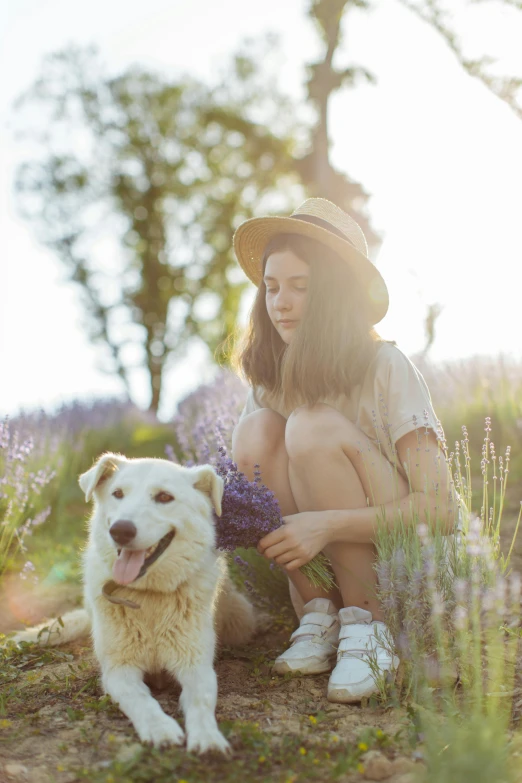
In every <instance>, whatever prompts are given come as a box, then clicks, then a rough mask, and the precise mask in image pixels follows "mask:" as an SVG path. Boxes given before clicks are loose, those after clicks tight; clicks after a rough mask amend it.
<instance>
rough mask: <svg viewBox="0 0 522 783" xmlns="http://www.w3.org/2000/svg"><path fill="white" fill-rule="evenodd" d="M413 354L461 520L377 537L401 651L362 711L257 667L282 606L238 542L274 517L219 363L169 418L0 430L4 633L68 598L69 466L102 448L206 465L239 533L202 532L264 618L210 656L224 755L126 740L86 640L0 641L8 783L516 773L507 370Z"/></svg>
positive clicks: (278, 636)
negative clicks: (245, 474) (237, 458)
mask: <svg viewBox="0 0 522 783" xmlns="http://www.w3.org/2000/svg"><path fill="white" fill-rule="evenodd" d="M417 363H418V365H419V366H420V368H421V370H422V372H423V374H424V375H425V377H426V380H427V382H428V385H429V386H430V388H431V389H432V396H433V401H434V406H435V409H436V411H437V413H438V416H439V418H440V419H441V421H442V424H443V426H444V429H445V433H446V440H447V444H448V452H449V453H450V459H451V460H452V469H453V473H454V477H455V483H456V485H457V487H458V489H459V493H460V494H461V496H462V497H464V498H466V499H467V500H469V505H470V509H468V510H469V511H470V512H471V513H470V514H469V517H468V524H467V528H466V531H465V540H464V542H463V543H462V542H461V544H460V545H459V546H457V545H455V546H453V548H452V547H451V546H450V547H449V553H448V547H447V546H445V545H444V546H443V544H442V543H441V540H440V538H439V539H438V538H437V536H430V535H429V534H428V532H427V531H426V530H423V529H421V530H420V531H419V533H420V535H418V534H417V533H415V534H414V535H412V534H408V533H407V532H405V531H401V530H400V529H399V528H398V529H397V532H396V533H395V534H394V535H388V536H384V535H383V536H380V537H379V540H378V542H377V546H378V555H379V558H378V563H377V569H378V573H379V579H380V590H381V599H382V600H383V603H384V605H385V607H386V611H387V616H388V620H389V625H390V627H391V628H392V630H393V632H394V641H395V645H396V648H397V651H398V653H399V655H400V657H401V661H402V663H401V667H400V668H399V672H398V675H397V678H396V679H395V681H386V682H382V683H381V688H380V693H379V697H378V698H376V699H373V700H372V701H371V702H370V703H367V704H363V705H362V706H361V707H359V706H342V705H333V704H330V703H328V702H327V701H326V698H325V693H326V682H327V675H321V676H318V677H308V678H296V677H283V678H275V677H274V676H272V675H271V672H270V662H271V661H272V660H273V659H274V658H275V656H276V655H277V654H278V652H280V651H281V649H282V648H283V647H284V645H285V644H286V643H287V640H288V636H289V632H290V631H291V630H292V629H293V627H294V625H295V616H294V615H293V612H292V609H291V604H290V602H289V599H288V594H287V587H286V577H285V576H284V574H283V573H282V572H281V571H280V570H279V569H273V568H270V566H269V564H268V563H267V562H266V561H264V560H262V558H260V557H259V556H258V555H257V553H256V552H255V550H254V549H252V548H251V546H252V544H254V543H255V541H254V540H252V537H251V533H252V528H253V525H254V522H255V519H257V518H260V517H261V516H262V515H265V516H266V519H267V524H270V525H273V524H275V522H274V520H275V521H276V522H277V519H278V517H277V513H278V512H277V507H276V506H273V505H271V502H272V501H271V498H270V494H269V493H267V492H266V490H265V489H264V488H263V487H262V476H261V477H259V476H258V480H257V482H256V485H255V486H254V487H252V486H250V487H249V486H247V485H248V482H246V484H245V483H244V481H243V483H242V479H241V477H240V476H239V477H238V476H237V475H236V474H235V473H234V469H233V465H231V463H230V439H231V433H232V429H233V427H234V424H235V422H236V421H237V418H238V416H239V413H240V411H241V408H242V405H243V402H244V399H245V394H246V392H245V389H244V387H243V386H242V384H241V383H240V382H239V381H238V380H237V379H236V378H235V377H234V376H232V375H230V374H228V373H222V374H220V375H219V376H218V377H217V379H216V381H215V382H214V383H212V384H210V385H208V386H205V387H201V388H200V389H198V390H196V392H194V393H193V394H191V395H189V397H187V398H186V399H185V400H184V401H183V402H182V403H181V404H180V406H179V410H178V413H177V416H176V417H175V419H174V420H173V421H172V422H167V423H165V422H160V421H158V420H157V419H156V418H155V417H154V416H152V415H151V414H148V413H144V412H142V411H140V410H138V409H137V408H135V407H134V406H133V405H131V404H130V403H122V402H119V401H103V402H97V403H94V404H84V403H81V402H78V403H75V404H73V405H68V406H65V407H64V408H62V409H61V410H60V411H58V412H57V413H55V414H52V415H51V414H46V413H43V412H41V413H31V414H26V415H21V416H19V417H16V418H13V419H12V420H8V419H6V420H4V421H3V422H2V423H1V424H0V516H1V521H2V527H1V534H0V536H1V538H0V542H1V546H0V575H1V577H0V578H1V581H0V590H1V592H2V599H3V600H2V601H1V603H0V631H1V632H3V633H4V634H8V633H9V631H11V630H14V629H16V628H20V627H23V626H24V625H26V624H34V623H35V622H37V621H39V620H41V619H43V618H45V617H50V616H56V615H59V614H61V613H63V612H64V611H66V610H67V609H70V608H72V607H74V606H77V605H78V603H79V602H80V601H81V578H80V558H79V556H80V553H81V548H82V545H83V543H84V541H85V520H86V518H87V514H88V508H87V507H86V505H85V503H84V500H83V496H82V494H81V491H80V489H79V487H78V484H77V476H78V474H79V473H81V472H83V471H85V470H86V469H88V468H89V467H90V466H91V464H92V462H93V460H94V458H95V457H96V456H97V455H98V454H100V453H101V452H103V451H106V450H110V451H116V452H121V453H123V454H125V455H127V456H129V457H137V456H156V457H166V458H169V459H175V460H176V461H180V462H183V463H187V464H192V463H202V462H211V463H212V464H214V465H215V466H216V467H217V469H218V470H220V471H221V472H222V475H224V476H225V479H226V481H228V482H229V493H228V502H229V504H230V512H229V515H230V516H229V518H231V519H232V518H234V519H236V518H237V519H238V520H240V525H239V527H238V530H239V528H240V530H239V532H240V533H241V535H242V536H243V537H242V538H238V537H237V536H238V535H239V533H238V531H236V532H235V533H234V541H235V542H237V541H239V540H240V541H241V543H242V545H243V546H242V548H241V549H238V550H236V551H235V552H234V551H232V550H233V544H232V543H231V539H230V538H229V539H227V535H228V536H229V537H230V530H227V529H221V530H220V529H218V536H219V540H220V541H221V542H222V546H223V548H225V549H227V550H229V551H230V552H231V554H230V560H231V569H232V573H233V576H234V579H235V580H236V581H237V583H238V584H239V585H240V586H242V588H243V589H245V590H247V591H249V593H250V594H251V596H252V598H253V600H254V601H255V602H256V603H257V604H258V606H259V610H260V611H262V612H264V613H265V617H266V620H265V622H264V628H265V630H264V631H263V632H262V633H260V634H259V635H258V637H257V638H256V639H255V640H254V642H253V643H252V644H251V645H249V646H248V647H247V648H245V649H242V650H229V649H226V648H225V649H222V650H221V651H220V653H219V657H218V661H217V671H218V678H219V688H220V696H219V701H218V712H217V716H218V720H219V722H220V725H221V727H222V729H223V731H224V732H225V734H226V735H227V736H228V737H229V740H230V742H231V744H232V746H233V748H234V756H233V758H232V759H229V760H221V759H217V758H208V759H203V760H202V759H198V758H195V757H192V756H187V754H185V753H184V751H182V750H179V749H169V750H168V751H162V752H161V753H160V752H159V751H155V750H151V749H149V748H146V747H143V746H141V745H140V744H139V743H138V742H137V738H136V736H135V735H134V734H133V731H132V729H131V727H130V724H129V723H128V721H127V720H126V719H125V718H124V717H123V716H122V715H121V714H120V713H119V712H118V710H117V709H116V708H115V706H114V705H112V704H111V703H110V700H109V699H108V697H104V696H103V694H102V691H101V688H100V684H99V682H98V677H97V671H96V665H95V661H94V659H93V656H92V653H91V651H90V649H89V646H88V640H86V641H85V642H84V643H79V644H74V645H69V646H67V647H64V648H57V649H55V650H53V651H45V650H42V649H41V648H38V647H31V646H29V645H27V646H25V647H24V649H23V650H21V651H20V650H16V649H14V647H13V646H12V645H11V646H10V645H9V643H8V642H7V645H6V646H4V648H3V650H2V652H1V655H2V667H1V669H0V729H1V734H0V738H1V744H0V761H1V763H2V764H3V768H4V773H3V774H4V777H5V779H6V780H28V781H32V782H33V783H47V781H49V783H50V782H51V781H56V782H57V783H73V781H80V780H88V781H94V782H95V783H98V782H99V783H102V781H103V783H119V782H120V781H121V782H122V783H123V781H125V782H127V781H129V782H130V783H134V782H136V783H137V782H138V781H159V783H163V781H165V783H166V782H167V781H179V783H181V782H182V781H187V783H188V782H189V781H190V782H191V783H192V782H193V781H203V780H223V781H243V780H245V779H246V777H247V776H248V777H249V778H250V779H252V780H256V781H265V780H266V781H269V780H270V781H277V783H278V782H279V781H281V782H283V781H285V783H296V782H297V781H308V780H341V781H352V780H353V781H356V780H363V779H366V780H390V781H394V783H399V782H400V783H413V781H417V780H419V781H420V780H426V781H433V783H438V782H439V781H443V780H445V781H446V780H455V781H457V780H459V781H466V780H470V781H471V780H473V781H482V780H484V781H486V780H487V781H519V780H522V734H521V733H520V729H519V719H520V715H521V714H522V671H521V668H520V664H519V650H518V646H519V639H520V591H521V584H520V576H519V574H520V573H521V572H522V545H521V543H520V541H519V540H515V541H514V542H513V535H514V532H515V528H516V526H517V521H518V520H519V508H520V501H521V500H522V490H521V487H522V367H520V366H517V365H515V364H512V363H508V362H501V361H500V360H495V361H493V360H491V361H486V360H480V361H479V360H470V361H469V362H467V363H461V364H459V365H455V364H453V365H446V366H444V367H433V366H430V365H428V364H424V365H423V364H422V363H421V361H420V360H418V361H417ZM463 427H465V429H464V430H463V429H462V428H463ZM252 493H253V494H252ZM252 498H254V500H255V503H256V504H257V505H255V504H254V505H252V502H251V501H252ZM249 515H250V516H249ZM249 547H250V548H249ZM457 677H458V687H457V686H456V684H455V683H456V682H457V679H456V678H457ZM178 695H179V693H178V691H177V690H176V688H175V687H174V688H171V689H170V690H168V691H165V692H163V693H161V694H158V698H159V700H160V702H161V703H162V705H163V707H164V708H165V709H166V710H167V711H170V712H171V713H173V714H174V713H176V711H177V699H178ZM0 779H1V780H2V781H3V780H4V778H0Z"/></svg>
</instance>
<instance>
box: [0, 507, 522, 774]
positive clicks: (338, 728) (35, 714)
mask: <svg viewBox="0 0 522 783" xmlns="http://www.w3.org/2000/svg"><path fill="white" fill-rule="evenodd" d="M515 521H516V517H514V516H510V518H509V519H507V520H506V523H505V525H504V533H503V547H502V548H503V550H504V551H507V547H508V546H509V543H510V541H511V536H512V532H513V529H514V525H515ZM512 565H513V567H514V568H516V569H517V570H520V571H522V539H521V538H520V537H519V541H518V542H517V546H516V549H515V553H514V556H513V558H512ZM1 594H2V595H1V600H0V632H4V633H5V632H7V631H9V630H13V629H15V628H17V627H21V626H22V625H24V624H34V623H36V622H38V621H40V619H42V618H45V617H52V616H56V615H59V614H62V613H64V612H65V611H67V610H68V609H71V608H74V607H75V606H77V605H78V604H79V603H81V589H80V587H79V586H71V585H68V584H46V583H45V582H44V583H40V584H33V583H31V582H22V581H21V580H20V578H19V577H18V576H11V577H9V578H6V579H4V582H3V585H2V590H1ZM295 624H296V623H295V619H294V618H293V617H292V616H291V615H290V614H289V613H286V614H283V616H282V617H280V618H278V619H277V620H274V622H273V624H272V625H271V626H270V627H269V629H268V630H266V631H264V632H263V633H260V634H259V635H258V636H257V637H256V639H255V640H254V641H253V642H252V643H251V644H249V645H248V646H246V647H244V648H241V649H229V648H224V649H221V650H220V652H219V656H218V660H217V663H216V669H217V673H218V682H219V699H218V707H217V719H218V721H219V723H220V725H221V728H222V730H223V732H224V733H225V735H226V736H227V737H228V739H229V741H230V743H231V746H232V748H233V756H232V757H231V758H229V759H226V758H222V757H216V756H214V755H213V754H210V755H207V756H206V757H204V758H203V759H200V758H198V757H196V756H193V755H191V754H187V753H186V751H185V750H183V749H179V748H169V749H166V750H161V751H159V750H154V749H151V748H148V747H146V746H143V745H141V744H140V743H139V742H138V739H137V736H136V734H135V732H134V730H133V728H132V726H131V725H130V722H129V721H128V720H127V718H125V717H124V716H123V715H122V714H121V713H120V712H119V710H118V709H117V707H115V706H114V705H113V704H112V703H111V702H110V699H108V698H107V697H104V696H103V694H102V691H101V688H100V684H99V680H98V671H97V666H96V662H95V660H94V658H93V654H92V652H91V650H90V646H89V643H88V640H84V641H83V642H81V643H75V644H73V645H68V646H66V647H63V648H58V649H56V650H54V651H43V650H41V649H39V648H37V649H27V650H26V651H24V653H22V654H17V655H13V656H12V657H11V658H9V656H7V657H6V658H5V659H4V660H3V661H2V666H1V669H0V783H13V781H15V782H16V781H21V782H22V783H76V782H77V781H78V782H79V781H89V783H200V781H201V783H203V781H204V782H205V783H206V782H207V781H210V782H212V781H223V783H236V782H237V783H244V781H246V780H251V781H260V782H261V781H266V783H268V781H270V782H271V783H301V781H316V780H317V781H333V780H335V781H342V782H343V783H351V781H360V780H364V779H365V780H387V781H388V782H389V783H413V781H417V780H421V779H422V777H423V772H424V765H423V763H422V743H421V739H422V738H421V737H419V735H417V734H416V731H415V725H414V720H412V715H411V714H409V713H408V710H407V709H405V708H404V707H402V706H399V705H397V704H393V703H391V702H390V703H388V704H387V705H386V706H382V704H381V705H377V704H364V705H362V706H359V705H358V706H348V705H334V704H330V703H329V702H328V701H327V700H326V685H327V682H328V675H321V676H314V677H299V678H286V677H285V678H281V677H275V676H272V674H271V671H270V663H271V661H273V659H274V658H275V657H276V656H277V654H279V652H280V651H281V650H282V649H284V648H285V646H286V644H287V642H288V637H289V634H290V632H291V631H292V629H293V628H294V627H295ZM153 693H154V695H155V696H156V697H157V698H158V699H159V701H160V703H161V705H162V706H163V708H164V709H165V711H166V712H168V713H169V714H171V715H173V716H175V717H177V718H179V719H180V722H182V716H181V715H180V713H179V711H178V697H179V688H178V686H177V685H176V684H175V683H171V684H170V685H169V686H168V687H167V689H166V690H163V691H161V692H160V691H157V690H154V689H153ZM517 703H518V706H517ZM515 705H516V711H517V713H519V714H520V713H521V712H522V682H519V683H517V692H516V694H515Z"/></svg>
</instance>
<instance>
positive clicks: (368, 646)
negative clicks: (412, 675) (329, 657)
mask: <svg viewBox="0 0 522 783" xmlns="http://www.w3.org/2000/svg"><path fill="white" fill-rule="evenodd" d="M339 620H340V622H341V630H340V631H339V646H338V648H337V665H336V667H335V669H334V670H333V672H332V674H331V675H330V681H329V683H328V701H335V702H341V703H343V704H350V703H351V702H359V701H361V699H362V698H363V697H367V696H371V695H372V693H376V692H377V691H378V687H377V683H376V676H378V674H379V673H381V672H385V671H390V670H394V669H396V668H397V666H398V665H399V659H398V658H397V656H396V655H392V654H391V653H390V650H391V649H393V641H392V638H391V635H390V631H389V629H388V627H387V626H386V625H385V623H382V622H380V621H379V620H373V621H372V614H371V612H367V611H366V610H365V609H359V607H357V606H348V607H346V608H345V609H341V610H340V612H339ZM380 640H383V641H384V643H385V646H383V644H382V642H381V641H380ZM370 661H371V663H372V665H371V666H370Z"/></svg>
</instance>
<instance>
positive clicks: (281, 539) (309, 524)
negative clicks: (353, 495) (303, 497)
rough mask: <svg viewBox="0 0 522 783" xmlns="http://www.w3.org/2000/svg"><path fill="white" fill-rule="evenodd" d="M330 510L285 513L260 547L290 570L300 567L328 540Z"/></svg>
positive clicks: (264, 552)
mask: <svg viewBox="0 0 522 783" xmlns="http://www.w3.org/2000/svg"><path fill="white" fill-rule="evenodd" d="M328 515H329V512H328V511H303V512H302V513H300V514H290V515H289V516H287V517H283V524H282V525H281V527H279V528H278V529H277V530H273V531H272V532H271V533H269V534H268V535H267V536H265V537H264V538H262V539H261V541H260V542H259V544H258V545H257V551H258V552H259V553H260V554H262V555H264V557H267V558H268V559H269V560H272V559H273V560H275V562H276V563H278V564H279V565H282V566H284V568H285V569H286V570H287V571H295V569H296V568H301V566H304V565H305V564H306V563H308V562H309V561H310V560H312V558H313V557H315V556H316V555H317V554H318V553H319V552H321V551H322V550H323V549H324V547H325V546H326V544H328V543H329V537H328V519H329V516H328Z"/></svg>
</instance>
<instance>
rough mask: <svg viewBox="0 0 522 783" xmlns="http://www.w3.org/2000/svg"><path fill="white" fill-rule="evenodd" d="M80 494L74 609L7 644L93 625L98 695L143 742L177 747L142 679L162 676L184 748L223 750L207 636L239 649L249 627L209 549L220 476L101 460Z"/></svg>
mask: <svg viewBox="0 0 522 783" xmlns="http://www.w3.org/2000/svg"><path fill="white" fill-rule="evenodd" d="M80 486H81V488H82V489H83V491H84V492H85V497H86V500H90V499H91V497H94V513H93V515H92V517H91V520H90V535H89V542H88V546H87V549H86V552H85V556H84V585H85V610H76V611H73V612H70V613H69V614H66V615H64V617H63V627H62V626H61V625H59V623H58V622H57V621H53V623H52V624H51V625H49V624H46V625H42V626H39V628H33V629H29V630H27V631H24V632H22V633H19V634H17V636H16V637H15V640H25V641H31V640H36V639H39V641H40V642H41V643H42V644H53V645H54V644H63V643H65V642H68V641H71V640H72V639H74V638H77V637H79V636H81V635H84V634H85V633H88V631H89V628H90V627H91V625H92V636H93V640H94V650H95V652H96V656H97V658H98V661H99V663H100V667H101V672H102V683H103V687H104V689H105V691H106V692H107V693H108V694H110V696H111V697H112V699H114V701H116V702H118V704H119V705H120V708H121V710H122V711H123V712H124V713H125V715H127V717H128V718H130V720H131V721H132V723H133V725H134V727H135V729H136V731H137V733H138V735H139V737H140V739H141V740H142V741H143V742H151V743H153V744H154V745H156V746H160V745H163V744H181V743H182V742H183V739H184V737H183V731H182V729H181V727H180V726H179V724H178V723H177V722H176V721H175V720H174V718H171V717H170V716H169V715H166V714H165V713H164V712H163V710H162V709H161V707H160V705H159V703H158V702H157V701H156V700H155V699H154V698H153V697H152V695H151V693H150V691H149V688H148V687H147V686H146V685H145V683H144V681H143V680H144V676H145V674H147V673H150V674H152V675H154V674H159V673H161V672H163V671H165V670H166V671H167V672H168V673H169V674H171V675H173V676H175V677H176V678H177V680H178V681H179V682H180V684H181V687H182V693H181V699H180V703H181V707H182V709H183V712H184V714H185V731H186V735H187V748H188V750H194V751H198V752H200V753H203V752H205V751H207V750H210V749H217V750H220V751H222V752H227V751H228V749H229V746H228V743H227V741H226V740H225V738H224V737H223V735H222V734H221V733H220V731H219V729H218V726H217V723H216V719H215V715H214V713H215V708H216V699H217V680H216V673H215V671H214V667H213V660H214V652H215V646H216V633H217V637H218V638H219V640H220V641H223V642H224V643H226V644H242V643H244V642H246V641H248V639H249V638H251V636H252V635H253V633H254V631H255V624H256V620H255V616H254V611H253V608H252V606H251V605H250V603H249V602H248V601H247V600H246V598H245V597H244V596H242V595H241V594H240V593H238V592H237V591H236V590H235V589H234V587H233V585H232V584H231V582H230V580H229V578H228V576H227V572H226V563H225V561H224V559H223V557H222V556H219V555H218V554H217V553H216V551H215V532H214V526H213V523H212V508H214V509H215V511H216V513H217V514H218V515H221V498H222V494H223V481H222V479H221V478H220V477H219V476H218V475H217V474H216V472H215V471H214V469H213V468H212V467H211V466H209V465H203V466H200V467H194V468H185V467H181V466H180V465H176V464H174V463H172V462H169V461H167V460H162V459H126V458H125V457H123V456H121V455H118V454H104V455H103V456H102V457H100V459H99V460H98V462H97V463H96V464H95V465H94V467H92V468H91V469H90V470H88V471H87V473H84V474H83V475H82V476H80ZM43 628H45V629H46V631H47V632H46V633H43V632H42V629H43Z"/></svg>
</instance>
